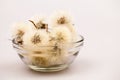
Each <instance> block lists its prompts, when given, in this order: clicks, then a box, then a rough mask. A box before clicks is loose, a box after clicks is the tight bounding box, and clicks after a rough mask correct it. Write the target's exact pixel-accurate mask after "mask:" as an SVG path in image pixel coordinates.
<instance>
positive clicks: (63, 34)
mask: <svg viewBox="0 0 120 80" xmlns="http://www.w3.org/2000/svg"><path fill="white" fill-rule="evenodd" d="M51 35H52V36H53V38H55V40H56V42H57V43H63V44H64V43H70V42H71V41H72V35H71V32H70V31H69V29H68V28H67V27H66V26H58V27H55V28H53V30H52V32H51Z"/></svg>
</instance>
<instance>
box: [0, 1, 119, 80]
mask: <svg viewBox="0 0 120 80" xmlns="http://www.w3.org/2000/svg"><path fill="white" fill-rule="evenodd" d="M61 9H62V10H68V11H70V12H71V14H72V16H73V17H74V22H75V25H76V26H77V30H78V31H79V34H81V35H83V36H84V38H85V44H84V47H83V48H82V50H81V52H80V55H79V56H78V57H77V58H76V60H75V61H74V63H73V64H72V65H71V66H70V67H69V69H67V70H64V71H61V72H55V73H40V72H34V71H31V70H29V69H28V68H27V67H26V65H25V64H23V62H22V61H21V60H20V58H19V57H18V55H17V53H16V52H15V51H14V49H13V48H12V46H11V41H10V40H9V39H10V34H11V33H10V25H11V24H12V23H13V22H17V21H21V20H28V19H29V18H30V17H31V16H33V15H34V14H41V13H46V14H47V15H50V14H51V13H52V12H53V11H55V10H61ZM0 80H120V1H119V0H0Z"/></svg>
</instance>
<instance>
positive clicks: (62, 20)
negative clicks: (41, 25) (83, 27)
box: [49, 11, 75, 33]
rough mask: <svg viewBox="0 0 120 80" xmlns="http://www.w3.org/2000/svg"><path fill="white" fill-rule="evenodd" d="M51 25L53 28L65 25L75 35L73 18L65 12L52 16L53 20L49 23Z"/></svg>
mask: <svg viewBox="0 0 120 80" xmlns="http://www.w3.org/2000/svg"><path fill="white" fill-rule="evenodd" d="M49 24H50V25H51V26H52V27H57V26H59V25H64V26H66V27H67V28H68V29H69V30H70V31H71V32H73V33H75V27H74V24H73V22H72V18H71V16H70V15H69V14H68V13H67V12H64V11H58V12H55V13H54V14H53V15H52V16H51V19H50V21H49Z"/></svg>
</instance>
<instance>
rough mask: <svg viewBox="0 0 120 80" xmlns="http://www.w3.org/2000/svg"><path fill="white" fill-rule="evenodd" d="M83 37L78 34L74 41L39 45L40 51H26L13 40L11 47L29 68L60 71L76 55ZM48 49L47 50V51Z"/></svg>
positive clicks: (42, 70) (81, 44)
mask: <svg viewBox="0 0 120 80" xmlns="http://www.w3.org/2000/svg"><path fill="white" fill-rule="evenodd" d="M83 41H84V38H83V37H82V36H80V35H79V36H78V39H77V40H76V41H75V42H72V43H69V44H60V45H59V46H40V48H41V49H44V51H45V50H46V51H45V52H44V53H41V52H40V51H28V50H26V49H24V48H23V47H22V46H18V45H16V43H15V42H14V41H13V42H12V43H13V44H12V45H13V48H14V49H15V50H16V51H17V53H18V55H19V57H20V58H21V60H22V61H23V62H24V63H25V64H26V65H27V66H28V67H29V68H31V69H33V70H35V71H41V72H53V71H60V70H63V69H65V68H67V67H68V66H69V65H70V64H71V63H72V62H73V61H74V59H75V58H76V56H77V55H78V53H79V51H80V49H81V47H82V46H83ZM53 49H55V50H53ZM47 50H48V51H47Z"/></svg>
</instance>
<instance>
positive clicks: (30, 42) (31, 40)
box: [23, 30, 49, 51]
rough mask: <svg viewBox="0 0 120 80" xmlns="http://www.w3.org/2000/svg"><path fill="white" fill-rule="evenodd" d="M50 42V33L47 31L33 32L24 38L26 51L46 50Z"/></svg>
mask: <svg viewBox="0 0 120 80" xmlns="http://www.w3.org/2000/svg"><path fill="white" fill-rule="evenodd" d="M48 40H49V36H48V33H47V32H46V31H43V30H41V31H36V30H32V31H29V32H28V33H26V34H25V35H24V36H23V46H24V48H25V49H28V50H31V51H40V50H45V46H47V44H48Z"/></svg>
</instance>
